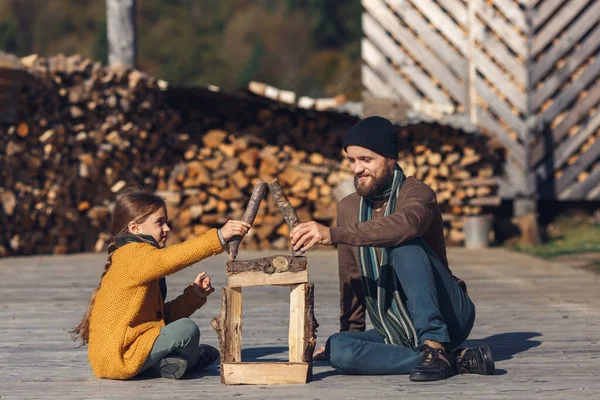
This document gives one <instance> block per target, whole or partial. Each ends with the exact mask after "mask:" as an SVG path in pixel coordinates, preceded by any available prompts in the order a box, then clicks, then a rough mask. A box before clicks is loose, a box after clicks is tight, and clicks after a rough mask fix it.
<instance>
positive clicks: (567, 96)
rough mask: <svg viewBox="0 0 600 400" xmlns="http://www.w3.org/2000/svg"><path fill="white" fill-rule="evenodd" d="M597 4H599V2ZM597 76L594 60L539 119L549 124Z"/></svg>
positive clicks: (599, 67) (598, 69) (599, 68)
mask: <svg viewBox="0 0 600 400" xmlns="http://www.w3.org/2000/svg"><path fill="white" fill-rule="evenodd" d="M598 3H599V4H600V2H598ZM598 74H600V60H598V59H596V60H594V62H593V63H592V64H590V65H589V66H588V67H587V68H586V69H585V71H584V72H583V73H582V74H581V75H579V76H578V77H577V79H576V80H575V81H573V82H571V83H570V84H569V85H568V86H567V87H566V88H565V89H563V90H562V91H561V92H560V94H559V95H558V96H556V97H555V98H554V103H552V105H551V106H550V107H548V108H547V109H546V110H545V111H544V112H543V113H542V114H541V119H542V120H543V121H547V122H550V121H552V120H553V119H554V118H556V116H557V115H558V114H559V113H561V112H562V111H563V110H565V109H566V108H567V107H568V106H569V105H570V104H571V102H573V100H574V99H575V98H576V97H577V96H578V95H579V93H581V91H582V90H584V89H585V88H587V87H589V86H590V84H592V82H594V81H595V80H597V79H598Z"/></svg>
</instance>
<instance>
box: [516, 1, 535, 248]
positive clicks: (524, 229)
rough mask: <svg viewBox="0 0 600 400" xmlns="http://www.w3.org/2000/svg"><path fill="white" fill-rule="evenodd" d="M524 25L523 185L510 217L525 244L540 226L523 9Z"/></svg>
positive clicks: (531, 63)
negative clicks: (533, 164)
mask: <svg viewBox="0 0 600 400" xmlns="http://www.w3.org/2000/svg"><path fill="white" fill-rule="evenodd" d="M525 19H526V25H527V32H526V34H527V46H526V48H527V57H526V71H527V81H526V83H525V90H526V92H527V102H526V105H527V109H526V118H527V119H526V121H525V123H526V127H527V131H526V135H525V137H524V138H523V150H524V158H525V171H524V172H525V182H526V184H525V187H524V188H523V192H522V193H517V195H516V197H515V199H514V200H513V217H514V219H515V222H516V224H517V225H518V226H519V229H520V230H521V242H522V243H524V244H539V243H540V242H541V236H540V230H539V226H538V214H537V181H536V176H535V172H534V170H533V168H532V165H531V150H532V147H533V145H532V143H533V138H534V136H536V135H537V134H538V133H539V131H540V124H539V121H538V119H537V116H536V115H535V110H534V107H533V106H532V100H531V95H532V93H533V91H534V89H535V87H534V84H533V79H532V76H531V75H532V71H533V68H534V66H535V62H534V58H533V54H532V48H533V34H534V29H533V26H532V25H533V22H532V19H531V11H530V10H529V11H527V12H526V13H525Z"/></svg>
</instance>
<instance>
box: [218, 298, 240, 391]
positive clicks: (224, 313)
mask: <svg viewBox="0 0 600 400" xmlns="http://www.w3.org/2000/svg"><path fill="white" fill-rule="evenodd" d="M211 325H212V328H213V329H214V330H215V331H216V332H217V337H218V339H219V351H220V354H221V383H226V382H225V379H224V377H225V376H226V374H224V373H223V365H224V364H226V363H237V362H241V361H242V289H241V288H239V287H238V288H229V287H224V288H222V289H221V313H220V314H219V316H218V317H216V318H213V320H212V323H211Z"/></svg>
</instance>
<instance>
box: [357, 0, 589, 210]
mask: <svg viewBox="0 0 600 400" xmlns="http://www.w3.org/2000/svg"><path fill="white" fill-rule="evenodd" d="M362 4H363V7H364V10H365V12H364V13H363V20H362V22H363V33H364V37H363V40H362V58H363V61H364V62H363V69H362V80H363V85H364V87H365V90H366V92H368V93H369V94H370V95H371V96H376V97H385V98H392V99H401V100H403V101H406V102H408V103H413V104H414V103H434V104H440V105H444V104H446V105H450V106H452V107H454V109H455V110H456V112H458V113H464V114H466V115H469V116H470V119H471V121H472V122H473V123H474V124H476V125H477V126H478V127H479V129H480V130H481V131H483V132H485V133H488V134H490V135H492V136H494V137H495V138H497V140H499V141H500V142H501V143H502V144H503V146H504V147H505V148H506V149H507V151H508V160H507V163H506V166H505V171H506V176H505V177H504V178H503V182H502V184H501V194H502V196H503V197H505V198H512V197H523V196H524V197H529V198H535V197H537V198H542V199H544V198H553V199H561V200H586V199H587V200H598V199H600V160H599V155H600V140H597V139H598V137H599V136H600V112H599V111H600V110H599V108H600V79H599V75H600V61H599V60H598V51H599V47H600V26H599V25H600V24H599V20H600V17H599V16H600V0H362Z"/></svg>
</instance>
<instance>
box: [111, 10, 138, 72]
mask: <svg viewBox="0 0 600 400" xmlns="http://www.w3.org/2000/svg"><path fill="white" fill-rule="evenodd" d="M135 13H136V0H106V24H107V33H108V64H109V65H116V64H125V65H127V66H130V67H132V68H135V67H136V59H137V38H136V36H137V35H136V26H135Z"/></svg>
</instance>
